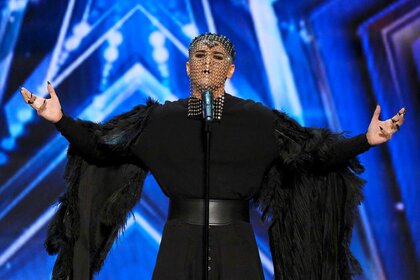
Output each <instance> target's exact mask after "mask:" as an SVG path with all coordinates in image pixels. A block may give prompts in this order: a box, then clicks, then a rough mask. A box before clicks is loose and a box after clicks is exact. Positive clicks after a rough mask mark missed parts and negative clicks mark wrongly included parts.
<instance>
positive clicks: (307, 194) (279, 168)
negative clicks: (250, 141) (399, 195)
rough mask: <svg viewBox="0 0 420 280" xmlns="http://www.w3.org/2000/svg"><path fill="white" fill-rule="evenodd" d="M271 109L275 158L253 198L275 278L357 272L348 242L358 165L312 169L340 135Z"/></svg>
mask: <svg viewBox="0 0 420 280" xmlns="http://www.w3.org/2000/svg"><path fill="white" fill-rule="evenodd" d="M275 114H276V117H277V122H276V130H275V135H276V138H277V142H278V146H279V153H280V158H281V160H280V161H279V162H278V163H277V164H276V165H275V166H273V167H272V168H271V169H270V170H269V171H268V173H267V174H266V176H265V179H264V182H263V186H262V189H261V191H260V193H259V194H258V195H257V196H256V197H255V203H256V204H257V205H258V207H259V209H260V210H261V212H262V219H263V220H264V221H267V222H269V223H270V227H269V237H270V248H271V252H272V258H273V264H274V271H275V279H293V280H298V279H299V280H300V279H302V280H303V279H305V280H307V279H351V277H352V275H354V274H359V273H361V268H360V265H359V263H358V262H357V260H356V259H355V258H354V257H353V255H352V254H351V252H350V241H351V233H352V228H353V223H354V218H355V215H356V214H357V205H359V204H360V203H361V201H362V199H363V197H362V186H363V185H364V183H365V182H364V180H362V179H360V178H359V177H357V176H356V174H355V173H359V172H362V171H363V167H362V166H361V165H360V163H359V162H358V160H357V159H350V160H348V161H347V162H345V163H343V164H340V165H339V166H338V167H334V168H331V170H323V172H321V173H320V172H318V171H317V170H316V169H315V168H314V167H315V166H316V165H317V164H318V163H320V162H323V161H328V160H329V159H328V156H327V155H328V149H329V148H330V147H331V145H333V144H334V143H336V142H337V141H339V140H340V139H342V138H343V136H342V134H334V133H331V132H330V131H328V130H326V129H310V128H303V127H301V126H300V125H299V124H298V123H297V122H295V121H294V120H292V119H290V118H288V117H287V115H285V114H283V113H281V112H278V111H275ZM286 174H287V176H286Z"/></svg>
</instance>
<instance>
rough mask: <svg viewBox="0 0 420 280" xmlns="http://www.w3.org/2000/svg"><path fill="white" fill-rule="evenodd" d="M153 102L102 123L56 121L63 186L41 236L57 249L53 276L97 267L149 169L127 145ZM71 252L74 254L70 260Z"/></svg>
mask: <svg viewBox="0 0 420 280" xmlns="http://www.w3.org/2000/svg"><path fill="white" fill-rule="evenodd" d="M155 106H157V102H154V101H152V100H150V99H149V100H148V101H147V104H146V105H145V106H143V105H140V106H137V107H135V108H133V110H131V111H130V112H127V113H125V114H122V115H120V116H117V117H115V118H113V119H111V120H110V121H108V122H106V123H105V124H96V123H92V122H87V121H80V120H77V121H76V120H73V119H71V118H69V117H67V116H64V119H63V120H62V121H60V122H61V124H59V125H58V126H57V128H58V129H59V130H60V131H61V132H62V134H63V135H64V136H65V137H66V138H67V139H68V140H69V142H70V146H69V149H68V153H67V157H68V161H67V165H66V168H65V174H64V178H65V181H66V185H67V190H66V191H65V193H64V195H63V196H62V197H61V198H60V199H59V206H58V210H57V212H56V214H55V215H54V217H53V218H52V220H51V221H50V223H49V227H48V232H47V238H46V241H45V247H46V249H47V252H48V253H49V254H50V255H53V254H58V256H57V259H56V262H55V265H54V269H53V275H52V279H54V280H55V279H73V271H74V269H76V270H77V271H78V275H87V277H89V278H91V277H92V275H93V273H95V272H98V271H99V270H100V268H101V267H102V265H103V263H104V260H105V258H106V255H107V254H108V252H109V250H110V248H111V247H112V244H113V242H114V240H115V239H116V238H117V236H118V234H119V232H120V231H122V230H123V228H124V225H125V222H126V219H127V215H128V214H129V212H130V211H131V209H132V208H133V207H134V205H135V204H136V202H137V201H138V200H139V198H140V195H141V191H142V186H143V182H144V179H145V177H146V175H147V172H148V170H147V168H146V167H144V165H143V164H142V163H141V162H140V161H139V160H138V159H136V158H134V157H133V156H132V155H131V153H130V145H131V144H132V142H133V141H134V140H135V139H136V138H137V137H138V136H139V135H140V134H141V133H142V131H143V129H144V127H145V124H146V122H147V121H148V119H149V117H150V114H151V110H152V109H153V108H154V107H155ZM60 125H61V126H63V125H68V126H72V128H73V129H75V130H76V132H78V133H75V131H73V132H72V133H68V132H65V131H64V130H66V129H62V130H61V129H60ZM68 130H69V129H67V130H66V131H68ZM87 135H88V136H89V137H86V136H87ZM73 256H76V258H79V259H75V261H74V259H73ZM75 263H77V265H74V264H75ZM74 266H77V267H76V268H75V267H74ZM87 277H86V278H85V279H87Z"/></svg>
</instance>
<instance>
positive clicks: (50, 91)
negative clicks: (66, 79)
mask: <svg viewBox="0 0 420 280" xmlns="http://www.w3.org/2000/svg"><path fill="white" fill-rule="evenodd" d="M47 89H48V93H49V94H50V96H51V98H58V96H57V93H56V92H55V90H54V88H53V86H52V85H51V83H50V82H49V81H47Z"/></svg>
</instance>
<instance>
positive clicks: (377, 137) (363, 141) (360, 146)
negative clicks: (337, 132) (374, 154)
mask: <svg viewBox="0 0 420 280" xmlns="http://www.w3.org/2000/svg"><path fill="white" fill-rule="evenodd" d="M380 111H381V108H380V106H379V105H378V106H377V107H376V110H375V112H374V113H373V116H372V120H371V122H370V125H369V128H368V131H367V132H366V133H365V134H360V135H358V136H355V137H352V138H347V139H342V140H340V141H338V142H336V143H334V144H333V145H332V146H331V147H330V149H329V150H328V152H327V156H326V157H325V159H326V160H325V162H323V164H321V167H329V166H333V165H337V164H340V163H343V162H345V161H347V160H349V159H351V158H353V157H356V156H357V155H359V154H361V153H363V152H365V151H367V150H369V148H370V147H372V146H375V145H379V144H383V143H385V142H387V141H388V140H390V139H391V138H392V135H393V134H395V133H396V132H397V131H398V130H399V129H400V127H401V126H402V124H403V123H404V114H405V108H401V109H400V110H399V112H398V113H397V114H396V115H395V116H394V117H392V118H390V119H387V120H385V121H381V120H379V114H380Z"/></svg>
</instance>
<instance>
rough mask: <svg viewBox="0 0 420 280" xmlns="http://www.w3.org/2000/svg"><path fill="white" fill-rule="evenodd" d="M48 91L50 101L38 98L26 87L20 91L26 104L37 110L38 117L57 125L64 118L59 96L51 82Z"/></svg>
mask: <svg viewBox="0 0 420 280" xmlns="http://www.w3.org/2000/svg"><path fill="white" fill-rule="evenodd" d="M47 89H48V92H49V94H50V96H51V98H49V99H44V98H41V97H39V96H36V95H35V94H32V93H31V92H30V91H29V90H27V89H26V88H24V87H22V88H21V89H20V93H21V94H22V97H23V99H24V100H25V102H26V103H28V104H29V106H31V107H32V108H33V109H35V110H36V112H37V113H38V115H40V116H41V117H43V118H44V119H46V120H47V121H50V122H53V123H56V122H58V121H59V120H60V119H61V117H62V116H63V111H62V110H61V104H60V100H58V96H57V94H56V93H55V90H54V88H53V87H52V85H51V84H50V83H49V82H48V85H47Z"/></svg>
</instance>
